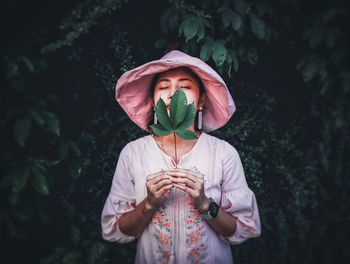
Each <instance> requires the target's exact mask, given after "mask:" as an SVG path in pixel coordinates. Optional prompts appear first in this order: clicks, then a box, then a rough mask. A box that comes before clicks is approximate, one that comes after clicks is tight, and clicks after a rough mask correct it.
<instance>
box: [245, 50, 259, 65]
mask: <svg viewBox="0 0 350 264" xmlns="http://www.w3.org/2000/svg"><path fill="white" fill-rule="evenodd" d="M247 53H248V61H249V63H250V64H251V65H255V64H256V62H257V61H258V52H257V51H256V49H255V48H254V47H249V48H248V51H247Z"/></svg>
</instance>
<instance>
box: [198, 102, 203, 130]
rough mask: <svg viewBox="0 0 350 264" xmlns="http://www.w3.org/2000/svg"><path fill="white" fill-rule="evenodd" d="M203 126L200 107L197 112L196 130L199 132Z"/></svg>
mask: <svg viewBox="0 0 350 264" xmlns="http://www.w3.org/2000/svg"><path fill="white" fill-rule="evenodd" d="M202 125H203V113H202V107H200V108H199V111H198V129H199V130H201V129H202Z"/></svg>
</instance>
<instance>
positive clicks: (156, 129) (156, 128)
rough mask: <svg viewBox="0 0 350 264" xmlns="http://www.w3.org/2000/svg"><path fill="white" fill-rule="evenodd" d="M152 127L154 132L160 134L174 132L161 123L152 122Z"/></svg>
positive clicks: (164, 134)
mask: <svg viewBox="0 0 350 264" xmlns="http://www.w3.org/2000/svg"><path fill="white" fill-rule="evenodd" d="M150 128H151V129H152V131H153V132H154V133H156V134H157V135H159V136H167V135H169V134H170V133H171V132H172V130H168V129H165V128H164V127H163V126H162V125H160V124H152V125H150Z"/></svg>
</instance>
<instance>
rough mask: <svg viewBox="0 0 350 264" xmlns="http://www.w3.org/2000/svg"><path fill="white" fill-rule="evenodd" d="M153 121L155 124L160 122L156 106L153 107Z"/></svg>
mask: <svg viewBox="0 0 350 264" xmlns="http://www.w3.org/2000/svg"><path fill="white" fill-rule="evenodd" d="M153 123H154V124H157V123H158V119H157V114H156V108H153Z"/></svg>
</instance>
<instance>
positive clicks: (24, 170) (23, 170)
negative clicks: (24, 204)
mask: <svg viewBox="0 0 350 264" xmlns="http://www.w3.org/2000/svg"><path fill="white" fill-rule="evenodd" d="M29 172H30V171H29V168H28V167H27V166H24V167H20V168H18V169H15V170H14V171H13V174H12V176H13V182H12V184H13V185H12V191H14V192H20V191H21V190H22V189H23V188H24V186H25V185H26V184H27V181H28V177H29Z"/></svg>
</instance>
